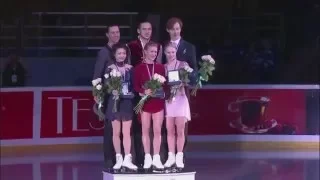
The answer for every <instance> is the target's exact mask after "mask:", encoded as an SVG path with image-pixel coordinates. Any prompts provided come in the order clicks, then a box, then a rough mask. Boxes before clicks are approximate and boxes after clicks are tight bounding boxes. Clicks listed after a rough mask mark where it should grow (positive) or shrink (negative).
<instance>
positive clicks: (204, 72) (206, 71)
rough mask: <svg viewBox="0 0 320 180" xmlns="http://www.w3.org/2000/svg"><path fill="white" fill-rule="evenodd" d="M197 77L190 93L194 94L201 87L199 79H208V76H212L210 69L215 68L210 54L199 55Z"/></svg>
mask: <svg viewBox="0 0 320 180" xmlns="http://www.w3.org/2000/svg"><path fill="white" fill-rule="evenodd" d="M201 60H202V62H200V69H199V72H198V73H199V78H198V80H197V84H196V87H195V88H194V89H193V90H192V92H191V95H193V96H196V95H197V90H198V89H199V88H201V87H202V83H201V81H208V80H209V76H212V71H213V70H215V67H214V65H215V60H214V59H213V58H212V57H211V56H210V55H205V56H202V57H201Z"/></svg>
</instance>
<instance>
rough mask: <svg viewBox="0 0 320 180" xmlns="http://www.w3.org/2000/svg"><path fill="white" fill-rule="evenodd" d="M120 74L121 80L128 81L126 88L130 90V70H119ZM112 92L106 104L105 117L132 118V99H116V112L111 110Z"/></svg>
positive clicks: (124, 119)
mask: <svg viewBox="0 0 320 180" xmlns="http://www.w3.org/2000/svg"><path fill="white" fill-rule="evenodd" d="M120 72H121V74H122V78H123V82H125V83H128V90H129V92H132V90H133V87H132V70H127V71H120ZM112 97H113V96H112V94H110V95H109V98H108V105H107V110H106V111H107V114H106V116H107V119H108V120H111V121H114V120H121V121H128V120H132V118H133V99H127V98H121V96H120V99H119V101H118V106H117V110H118V111H117V112H112V109H113V105H114V100H113V99H112Z"/></svg>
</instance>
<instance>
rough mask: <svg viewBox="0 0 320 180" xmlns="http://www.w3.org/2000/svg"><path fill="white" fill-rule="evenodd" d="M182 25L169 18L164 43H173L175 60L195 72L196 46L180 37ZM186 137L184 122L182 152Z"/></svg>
mask: <svg viewBox="0 0 320 180" xmlns="http://www.w3.org/2000/svg"><path fill="white" fill-rule="evenodd" d="M182 27H183V23H182V21H181V19H179V18H177V17H172V18H170V19H169V20H168V21H167V24H166V30H167V32H168V33H169V36H170V40H169V41H167V42H165V44H168V43H172V44H174V45H175V46H176V47H177V60H179V61H185V62H187V63H188V64H189V66H190V67H191V68H192V69H194V71H195V72H197V71H198V66H197V59H196V48H195V46H194V45H193V44H191V43H190V42H188V41H186V40H184V39H182V37H181V30H182ZM163 61H164V63H166V62H167V60H166V58H165V56H163ZM186 95H187V97H188V100H189V102H190V90H189V89H188V88H186ZM187 137H188V122H186V124H185V144H184V152H185V149H186V145H187V142H188V141H187V140H188V139H187ZM164 144H167V143H164ZM166 148H167V147H166ZM167 151H168V150H167Z"/></svg>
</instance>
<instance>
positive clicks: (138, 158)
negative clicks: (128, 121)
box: [132, 114, 144, 167]
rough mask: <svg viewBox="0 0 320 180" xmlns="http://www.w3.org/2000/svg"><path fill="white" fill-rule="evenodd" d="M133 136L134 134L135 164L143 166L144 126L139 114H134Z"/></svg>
mask: <svg viewBox="0 0 320 180" xmlns="http://www.w3.org/2000/svg"><path fill="white" fill-rule="evenodd" d="M132 136H133V142H132V145H133V148H134V154H133V159H134V162H135V164H136V165H137V166H138V167H142V166H143V162H144V150H143V145H142V128H141V123H140V122H139V120H138V116H137V115H136V114H135V115H134V116H133V120H132Z"/></svg>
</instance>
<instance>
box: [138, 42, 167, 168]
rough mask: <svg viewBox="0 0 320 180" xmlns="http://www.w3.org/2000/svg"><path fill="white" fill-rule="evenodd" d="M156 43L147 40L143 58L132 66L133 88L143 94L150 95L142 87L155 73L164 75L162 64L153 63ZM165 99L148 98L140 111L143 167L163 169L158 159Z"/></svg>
mask: <svg viewBox="0 0 320 180" xmlns="http://www.w3.org/2000/svg"><path fill="white" fill-rule="evenodd" d="M157 50H158V44H156V43H154V42H148V43H147V44H146V45H145V47H144V59H143V61H142V63H140V64H139V65H137V66H136V67H135V68H134V78H133V80H134V89H135V91H136V92H138V93H139V94H140V96H143V95H151V94H152V93H153V92H151V90H150V89H144V88H143V86H144V84H145V83H146V82H147V81H149V80H151V79H152V77H153V75H154V74H155V73H157V74H160V75H162V76H163V77H165V69H164V66H163V65H162V64H158V63H155V62H154V61H155V59H156V57H157ZM164 108H165V100H164V99H161V98H156V97H151V98H149V99H148V100H147V101H146V102H145V104H144V106H143V108H142V112H141V124H142V143H143V149H144V152H145V157H144V165H143V168H144V169H150V168H151V166H153V168H154V169H156V170H163V169H164V166H163V164H162V162H161V160H160V155H159V152H160V146H161V128H162V122H163V119H164ZM151 119H152V124H153V134H154V137H153V157H151V155H150V137H149V131H150V124H151Z"/></svg>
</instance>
